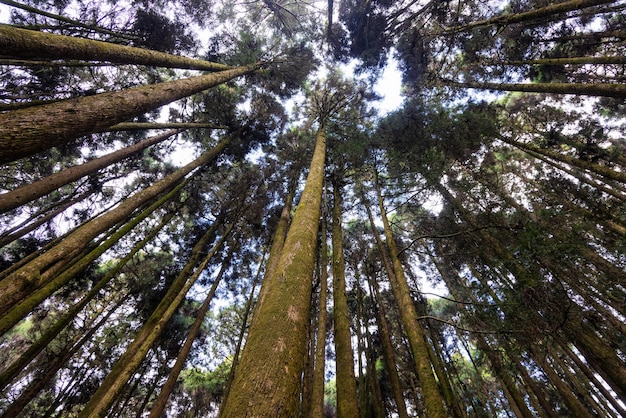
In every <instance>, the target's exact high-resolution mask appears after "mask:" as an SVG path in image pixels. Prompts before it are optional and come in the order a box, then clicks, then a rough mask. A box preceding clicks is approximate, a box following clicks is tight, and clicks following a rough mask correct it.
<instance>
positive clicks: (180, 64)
mask: <svg viewBox="0 0 626 418" xmlns="http://www.w3.org/2000/svg"><path fill="white" fill-rule="evenodd" d="M0 50H2V54H3V55H4V56H7V57H13V58H19V59H30V58H36V59H43V58H45V59H59V60H68V59H78V60H85V61H107V62H111V63H115V64H134V65H152V66H157V67H170V68H184V69H188V70H204V71H223V70H229V69H231V68H232V67H229V66H228V65H224V64H217V63H214V62H209V61H203V60H199V59H193V58H187V57H181V56H178V55H171V54H166V53H165V52H159V51H151V50H149V49H144V48H135V47H132V46H124V45H118V44H113V43H109V42H102V41H94V40H91V39H83V38H76V37H72V36H64V35H55V34H52V33H44V32H37V31H33V30H26V29H19V28H16V27H13V26H9V25H0Z"/></svg>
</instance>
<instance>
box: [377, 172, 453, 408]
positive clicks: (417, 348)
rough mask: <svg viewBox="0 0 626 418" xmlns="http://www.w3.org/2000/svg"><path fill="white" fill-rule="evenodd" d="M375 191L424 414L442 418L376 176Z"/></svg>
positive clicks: (435, 387)
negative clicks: (423, 404) (424, 408)
mask: <svg viewBox="0 0 626 418" xmlns="http://www.w3.org/2000/svg"><path fill="white" fill-rule="evenodd" d="M375 188H376V194H377V196H378V206H379V208H380V213H381V218H382V221H383V226H384V228H385V237H386V238H387V248H388V249H389V256H390V258H391V263H392V266H393V271H394V275H392V276H391V277H390V278H389V279H390V283H391V289H392V291H393V294H394V297H395V299H396V301H397V303H398V310H399V311H400V315H401V317H402V323H403V324H404V327H405V331H406V333H407V337H408V339H409V345H410V346H411V352H412V353H413V358H414V361H415V367H416V369H417V374H418V378H419V381H420V385H421V387H422V393H423V394H424V403H425V407H426V413H427V414H428V417H429V418H445V417H447V416H448V414H447V412H446V409H445V406H444V402H443V398H442V396H441V393H440V392H439V386H438V385H437V381H436V380H435V375H434V373H433V369H432V365H431V363H430V359H429V356H428V347H426V344H427V343H426V340H425V339H424V338H425V337H424V335H425V334H424V329H423V327H422V325H421V324H420V322H419V319H418V316H417V311H416V310H415V305H414V304H413V299H412V298H411V292H410V289H409V285H408V283H407V281H406V277H405V275H404V270H403V267H402V263H401V262H400V258H399V257H398V248H397V247H396V242H395V240H394V237H393V233H392V231H391V226H390V225H389V220H388V218H387V213H386V211H385V206H384V203H383V198H382V194H381V191H380V186H379V184H378V178H377V175H376V174H375Z"/></svg>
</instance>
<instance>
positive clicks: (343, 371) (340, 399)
mask: <svg viewBox="0 0 626 418" xmlns="http://www.w3.org/2000/svg"><path fill="white" fill-rule="evenodd" d="M341 193H342V190H341V180H335V181H333V224H332V244H333V305H334V324H335V354H336V363H337V417H338V418H350V417H358V416H359V404H358V401H357V392H356V379H355V376H354V356H353V354H352V353H353V350H352V344H351V340H352V336H351V335H350V313H349V311H348V298H347V296H346V272H345V263H344V256H343V231H342V225H341V213H342V208H341V206H342V196H341Z"/></svg>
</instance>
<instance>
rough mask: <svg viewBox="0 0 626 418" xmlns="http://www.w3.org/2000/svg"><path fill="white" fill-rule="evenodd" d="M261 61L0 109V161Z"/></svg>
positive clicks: (251, 67) (221, 79) (228, 77)
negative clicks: (189, 75)
mask: <svg viewBox="0 0 626 418" xmlns="http://www.w3.org/2000/svg"><path fill="white" fill-rule="evenodd" d="M257 68H259V64H253V65H248V66H245V67H237V68H234V69H232V70H225V71H220V72H218V73H211V74H206V75H201V76H197V77H191V78H185V79H180V80H174V81H169V82H165V83H159V84H150V85H145V86H140V87H134V88H130V89H126V90H121V91H116V92H108V93H101V94H96V95H93V96H85V97H79V98H74V99H67V100H62V101H59V102H56V103H52V104H49V105H43V106H35V107H31V108H27V109H20V110H16V111H13V112H6V113H1V114H0V164H2V163H7V162H11V161H15V160H17V159H19V158H22V157H26V156H29V155H32V154H36V153H38V152H40V151H44V150H46V149H48V148H51V147H53V146H56V145H60V144H64V143H67V142H69V141H71V140H73V139H76V138H78V137H81V136H83V135H86V134H90V133H93V132H97V131H100V130H103V129H105V128H108V127H109V126H112V125H115V124H117V123H120V122H123V121H125V120H127V119H129V118H132V117H135V116H139V115H142V114H144V113H145V112H148V111H150V110H153V109H156V108H158V107H160V106H162V105H165V104H168V103H171V102H173V101H175V100H178V99H182V98H184V97H187V96H190V95H192V94H195V93H199V92H201V91H204V90H206V89H209V88H211V87H214V86H217V85H219V84H222V83H225V82H226V81H228V80H231V79H233V78H236V77H239V76H242V75H245V74H249V73H251V72H253V71H255V70H256V69H257Z"/></svg>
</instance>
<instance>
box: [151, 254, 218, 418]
mask: <svg viewBox="0 0 626 418" xmlns="http://www.w3.org/2000/svg"><path fill="white" fill-rule="evenodd" d="M227 267H228V266H227V264H225V263H222V267H221V268H220V272H219V273H218V275H217V277H216V278H215V280H214V281H213V284H212V285H211V289H209V293H208V294H207V295H206V297H205V298H204V302H202V305H201V306H200V309H198V311H197V312H196V320H195V321H194V322H193V325H192V326H191V329H190V330H189V332H188V333H187V338H186V339H185V342H184V344H183V346H182V347H181V349H180V351H179V352H178V356H177V357H176V362H175V363H174V366H173V367H172V369H171V370H170V374H169V375H168V376H167V381H166V382H165V383H164V384H163V387H162V388H161V393H159V396H158V398H157V400H156V401H155V402H154V405H152V410H151V411H150V415H149V416H148V418H159V417H161V415H162V414H163V410H164V409H165V405H166V404H167V400H168V399H169V397H170V394H171V393H172V391H173V390H174V387H175V386H176V381H177V380H178V376H179V375H180V372H181V371H182V370H183V367H184V366H185V362H186V361H187V356H188V355H189V352H190V351H191V346H192V345H193V342H194V341H195V339H196V337H197V336H198V333H199V332H200V327H201V326H202V323H203V322H204V317H205V316H206V313H207V311H208V310H209V305H210V304H211V300H213V297H214V296H215V292H216V291H217V286H219V284H220V282H221V280H222V277H223V276H224V273H225V271H226V268H227Z"/></svg>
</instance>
